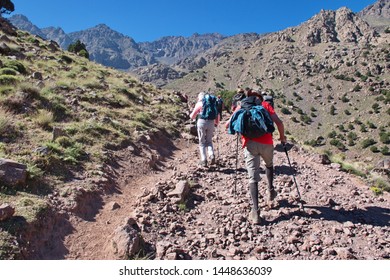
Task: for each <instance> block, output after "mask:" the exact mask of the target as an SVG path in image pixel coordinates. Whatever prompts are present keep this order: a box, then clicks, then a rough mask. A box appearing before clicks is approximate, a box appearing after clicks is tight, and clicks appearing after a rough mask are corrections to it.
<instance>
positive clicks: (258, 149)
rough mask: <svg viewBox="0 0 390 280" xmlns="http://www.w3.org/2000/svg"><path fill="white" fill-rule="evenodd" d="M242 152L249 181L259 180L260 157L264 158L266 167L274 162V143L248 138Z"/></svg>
mask: <svg viewBox="0 0 390 280" xmlns="http://www.w3.org/2000/svg"><path fill="white" fill-rule="evenodd" d="M244 153H245V163H246V168H247V170H248V176H249V183H257V182H260V157H261V158H262V159H263V160H264V163H265V166H266V167H272V166H273V164H274V163H273V157H274V145H271V144H262V143H258V142H255V141H251V140H249V141H248V143H247V144H246V146H245V150H244Z"/></svg>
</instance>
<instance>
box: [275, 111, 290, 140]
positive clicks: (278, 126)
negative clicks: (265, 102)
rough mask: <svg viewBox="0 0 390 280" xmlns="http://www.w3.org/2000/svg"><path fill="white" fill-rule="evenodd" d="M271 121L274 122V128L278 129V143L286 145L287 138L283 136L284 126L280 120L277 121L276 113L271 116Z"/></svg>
mask: <svg viewBox="0 0 390 280" xmlns="http://www.w3.org/2000/svg"><path fill="white" fill-rule="evenodd" d="M271 119H272V120H273V121H274V123H275V124H276V127H277V128H278V131H279V140H280V142H282V143H286V142H287V138H286V136H285V135H284V124H283V122H282V120H281V119H279V117H278V115H277V114H276V113H274V114H272V115H271Z"/></svg>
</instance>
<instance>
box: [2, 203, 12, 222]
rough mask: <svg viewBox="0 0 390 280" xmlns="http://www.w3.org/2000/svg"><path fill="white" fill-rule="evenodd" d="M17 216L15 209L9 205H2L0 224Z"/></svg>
mask: <svg viewBox="0 0 390 280" xmlns="http://www.w3.org/2000/svg"><path fill="white" fill-rule="evenodd" d="M14 214H15V208H13V207H12V206H11V205H9V204H2V205H0V222H2V221H5V220H8V219H9V218H11V217H12V216H13V215H14Z"/></svg>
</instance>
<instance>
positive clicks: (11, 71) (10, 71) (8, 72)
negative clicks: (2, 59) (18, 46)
mask: <svg viewBox="0 0 390 280" xmlns="http://www.w3.org/2000/svg"><path fill="white" fill-rule="evenodd" d="M0 75H12V76H16V75H18V71H16V70H15V69H13V68H1V69H0Z"/></svg>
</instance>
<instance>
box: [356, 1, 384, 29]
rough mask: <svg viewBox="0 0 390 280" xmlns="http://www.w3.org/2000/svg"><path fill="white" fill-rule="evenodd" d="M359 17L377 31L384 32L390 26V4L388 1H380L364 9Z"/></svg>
mask: <svg viewBox="0 0 390 280" xmlns="http://www.w3.org/2000/svg"><path fill="white" fill-rule="evenodd" d="M358 15H359V16H360V17H361V18H363V19H364V20H365V21H367V22H368V23H369V24H370V25H371V26H372V27H374V28H375V29H376V30H378V31H379V32H383V31H384V30H386V28H387V29H388V28H389V26H390V2H389V1H388V0H378V1H377V2H375V3H374V4H372V5H370V6H368V7H366V8H365V9H363V10H362V11H361V12H359V13H358Z"/></svg>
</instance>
